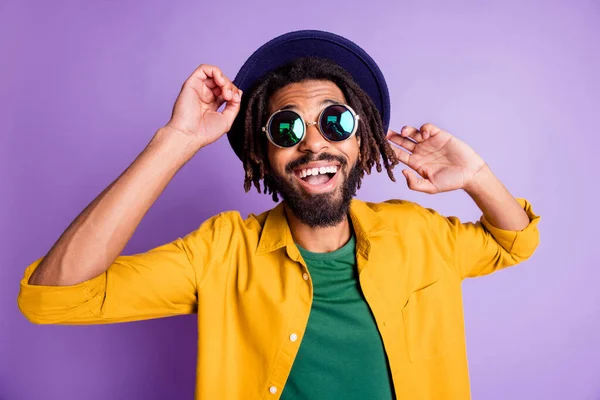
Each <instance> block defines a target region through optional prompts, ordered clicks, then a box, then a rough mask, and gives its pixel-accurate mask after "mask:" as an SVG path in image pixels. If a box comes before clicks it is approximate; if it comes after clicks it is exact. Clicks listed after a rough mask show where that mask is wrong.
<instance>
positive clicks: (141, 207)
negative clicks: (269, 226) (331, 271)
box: [29, 65, 529, 286]
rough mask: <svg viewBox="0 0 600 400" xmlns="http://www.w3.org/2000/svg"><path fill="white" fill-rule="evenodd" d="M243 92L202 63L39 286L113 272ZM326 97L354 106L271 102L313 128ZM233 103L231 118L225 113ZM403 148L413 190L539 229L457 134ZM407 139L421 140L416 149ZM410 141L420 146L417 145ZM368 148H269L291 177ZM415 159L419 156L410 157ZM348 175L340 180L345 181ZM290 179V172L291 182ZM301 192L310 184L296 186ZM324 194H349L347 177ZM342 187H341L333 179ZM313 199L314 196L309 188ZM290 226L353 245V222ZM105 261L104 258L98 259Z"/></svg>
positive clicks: (295, 97)
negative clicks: (469, 203) (315, 158)
mask: <svg viewBox="0 0 600 400" xmlns="http://www.w3.org/2000/svg"><path fill="white" fill-rule="evenodd" d="M241 96H242V92H241V91H240V90H239V89H238V88H236V87H235V85H233V83H232V82H231V81H230V80H229V79H228V78H227V77H226V76H225V75H224V74H223V72H222V71H221V70H220V69H219V68H218V67H216V66H212V65H200V66H199V67H198V68H197V69H196V70H195V71H194V72H193V73H192V75H190V77H189V78H188V79H187V80H186V81H185V83H184V84H183V87H182V89H181V92H180V94H179V97H178V98H177V101H176V102H175V106H174V107H173V114H172V117H171V120H170V121H169V122H168V123H167V125H166V126H164V127H163V128H161V129H159V130H158V131H157V132H156V134H155V135H154V136H153V137H152V139H151V141H150V143H149V144H148V145H147V146H146V148H145V149H144V150H143V151H142V152H141V153H140V154H139V155H138V157H137V158H136V159H135V160H134V161H133V162H132V163H131V165H130V166H129V167H128V168H127V169H126V170H125V171H124V172H123V173H122V174H121V175H120V176H119V177H118V178H117V179H116V180H115V181H114V182H113V183H111V184H110V185H109V186H108V187H107V188H106V189H105V190H104V191H102V193H100V194H99V195H98V197H96V199H94V201H92V203H90V204H89V205H88V206H87V207H86V208H85V209H84V210H83V211H82V212H81V213H80V214H79V216H78V217H77V218H76V219H75V220H74V221H73V222H72V223H71V224H70V225H69V227H68V228H67V230H66V231H65V232H64V233H63V234H62V235H61V237H60V238H59V239H58V241H57V242H56V243H55V244H54V246H53V247H52V249H51V250H50V251H49V252H48V254H47V255H46V256H45V257H44V259H43V261H42V262H41V263H40V264H39V266H38V267H37V268H36V270H35V272H34V273H33V275H32V276H31V278H30V279H29V283H30V284H32V285H47V286H63V285H74V284H77V283H81V282H84V281H87V280H89V279H92V278H94V277H96V276H98V275H100V274H102V273H104V272H106V270H107V269H108V268H109V267H110V265H111V264H112V263H113V262H114V260H115V259H116V258H117V256H119V255H120V254H121V252H122V251H123V248H124V247H125V245H126V244H127V242H128V241H129V239H130V238H131V236H132V235H133V232H134V231H135V229H136V228H137V226H138V225H139V223H140V222H141V220H142V218H143V216H144V215H145V214H146V213H147V212H148V210H149V209H150V207H151V206H152V204H153V203H154V202H155V201H156V199H157V198H158V196H159V195H160V194H161V193H162V192H163V191H164V189H165V188H166V186H167V185H168V183H169V182H170V181H171V179H172V178H173V177H174V176H175V174H176V173H177V171H179V169H180V168H181V167H183V165H185V163H187V162H188V161H189V160H190V159H191V158H192V157H193V156H194V155H195V154H196V153H197V152H198V151H199V150H200V149H202V148H204V147H205V146H208V145H209V144H211V143H212V142H214V141H216V140H217V139H219V138H220V137H221V136H223V135H224V134H225V133H226V132H227V131H229V129H230V128H231V125H232V123H233V121H234V119H235V117H236V115H237V114H238V112H239V110H240V99H241ZM325 99H329V100H334V101H339V102H344V97H343V96H342V93H341V91H340V90H339V88H338V87H337V86H335V85H334V84H333V83H331V82H322V81H306V82H303V83H300V84H293V85H288V86H286V87H284V88H282V89H281V90H279V91H278V92H277V93H275V94H274V96H272V98H271V104H272V109H273V111H274V110H275V109H277V108H279V107H282V106H284V105H285V104H286V103H288V104H294V105H295V106H296V108H297V110H298V111H299V112H300V113H301V114H302V115H303V117H304V118H305V120H306V121H308V122H312V121H314V120H315V119H316V116H317V115H318V113H319V112H320V111H321V109H322V108H323V101H324V100H325ZM224 103H227V104H226V106H225V108H224V109H223V110H222V111H218V109H219V107H220V106H221V105H223V104H224ZM388 138H389V140H390V141H391V142H393V143H395V144H396V145H398V146H399V147H398V148H396V154H397V156H398V158H399V159H400V161H402V162H403V163H405V164H406V165H407V166H409V167H410V168H412V169H414V170H416V171H417V172H418V173H419V174H420V175H421V178H419V177H417V175H416V174H415V173H414V172H411V170H409V169H407V170H405V171H403V173H404V174H405V177H406V178H407V182H408V186H409V188H411V189H413V190H417V191H422V192H426V193H439V192H443V191H448V190H457V189H463V190H465V191H466V192H467V193H468V194H469V195H470V196H471V197H472V198H473V199H474V201H475V202H476V203H477V205H478V206H479V208H480V209H481V210H482V212H483V213H484V215H485V216H486V218H487V219H488V220H489V221H490V223H492V224H493V225H495V226H496V227H498V228H501V229H506V230H513V231H516V230H520V229H523V228H524V227H525V226H527V224H528V223H529V218H528V217H527V214H526V213H525V212H524V211H523V209H522V208H521V206H520V205H519V203H518V202H517V201H516V200H515V199H514V198H513V197H512V196H511V195H510V193H509V192H508V191H507V190H506V188H505V187H504V186H503V185H502V183H501V182H500V181H499V180H498V179H497V178H496V177H495V176H494V175H493V174H492V172H491V171H490V170H489V168H488V167H487V165H486V164H485V163H484V162H483V160H481V158H480V157H479V156H478V155H477V154H476V153H475V152H474V151H473V150H472V149H471V148H470V147H469V146H467V145H466V144H465V143H463V142H461V141H460V140H458V139H457V138H455V137H453V136H452V135H450V134H449V133H448V132H445V131H442V130H441V129H439V128H437V127H435V126H433V125H431V124H425V125H423V126H422V127H421V128H420V129H416V128H413V127H405V128H403V129H402V131H401V132H400V133H396V132H393V131H390V132H389V136H388ZM407 138H411V139H413V140H414V141H415V142H416V143H415V142H413V141H408V139H407ZM409 142H410V143H409ZM358 144H359V143H358V140H354V139H351V140H347V141H345V142H339V143H330V142H327V141H326V140H325V139H323V137H322V136H321V135H320V134H319V132H318V131H317V129H316V128H314V127H313V126H310V127H309V128H308V130H307V134H306V138H305V140H304V141H303V142H302V143H300V144H299V145H298V146H296V147H294V148H288V149H280V148H276V147H274V146H273V147H269V150H268V157H269V160H270V163H271V167H272V168H273V170H274V171H277V172H278V173H280V174H284V175H282V176H285V174H287V173H286V172H285V166H286V165H287V164H288V163H289V162H290V161H292V160H294V159H297V158H298V157H299V156H301V155H302V154H303V153H305V152H312V153H313V154H318V152H323V151H327V152H330V153H332V154H334V155H339V156H341V157H344V158H345V159H346V161H347V165H349V166H350V165H354V163H355V162H356V160H357V159H358V154H359V152H358V149H359V147H358ZM403 149H405V150H406V151H409V152H410V153H412V154H409V153H407V152H406V151H405V150H403ZM338 174H339V173H338ZM288 175H289V174H288ZM289 178H290V182H296V183H292V184H298V185H302V184H301V183H300V182H298V181H294V180H293V178H294V177H293V176H290V177H289ZM338 178H342V179H338V180H337V181H334V182H333V183H335V185H333V184H330V186H329V187H327V186H324V187H323V188H322V190H331V191H333V192H334V195H339V190H340V187H341V185H343V183H344V182H343V177H342V176H341V175H340V176H338ZM332 180H333V179H332ZM304 189H306V190H305V192H306V195H310V192H311V189H310V188H307V187H304ZM288 220H289V224H290V228H291V230H292V235H293V236H294V239H295V240H296V241H297V243H298V244H300V245H301V246H302V247H304V248H306V249H307V250H310V251H314V252H325V251H332V250H336V249H338V248H340V247H341V246H343V245H344V244H345V243H346V242H347V241H348V239H349V238H350V226H349V223H348V219H347V217H346V218H345V219H344V220H343V221H342V222H340V223H339V224H337V225H336V226H333V227H331V228H310V227H308V226H306V225H304V224H302V223H301V222H299V221H297V220H296V219H295V217H294V215H292V214H291V213H288ZM91 255H95V256H91Z"/></svg>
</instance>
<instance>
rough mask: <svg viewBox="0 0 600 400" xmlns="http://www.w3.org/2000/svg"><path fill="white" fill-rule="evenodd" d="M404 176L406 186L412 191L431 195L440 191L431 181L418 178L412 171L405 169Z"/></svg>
mask: <svg viewBox="0 0 600 400" xmlns="http://www.w3.org/2000/svg"><path fill="white" fill-rule="evenodd" d="M402 175H404V177H405V178H406V184H407V185H408V187H409V188H410V189H411V190H415V191H417V192H423V193H429V194H434V193H437V191H438V190H437V188H436V187H435V186H434V185H433V183H431V181H430V180H429V179H425V178H421V177H419V176H417V174H415V173H414V172H413V171H411V170H410V169H403V170H402Z"/></svg>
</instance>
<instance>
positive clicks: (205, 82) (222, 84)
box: [186, 64, 239, 102]
mask: <svg viewBox="0 0 600 400" xmlns="http://www.w3.org/2000/svg"><path fill="white" fill-rule="evenodd" d="M186 83H188V84H190V85H192V86H193V87H194V88H195V89H196V90H198V91H200V86H206V87H208V88H209V89H211V90H212V91H213V94H214V95H215V98H220V99H219V100H220V101H221V102H222V101H229V100H232V99H233V95H234V94H235V92H237V91H238V90H239V89H238V88H237V87H236V86H235V85H234V84H233V82H231V80H230V79H229V78H227V77H226V76H225V74H223V71H221V69H220V68H219V67H217V66H215V65H209V64H202V65H200V66H199V67H198V68H196V70H195V71H194V72H193V73H192V75H190V77H189V78H188V80H187V81H186Z"/></svg>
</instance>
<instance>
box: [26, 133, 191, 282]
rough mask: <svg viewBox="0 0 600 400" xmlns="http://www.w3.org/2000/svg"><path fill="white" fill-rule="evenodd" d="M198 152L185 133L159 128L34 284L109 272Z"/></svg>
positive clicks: (64, 236) (79, 219)
mask: <svg viewBox="0 0 600 400" xmlns="http://www.w3.org/2000/svg"><path fill="white" fill-rule="evenodd" d="M193 154H194V151H193V149H190V148H189V146H188V144H187V142H186V141H185V137H182V136H181V135H179V134H176V133H172V132H170V131H166V130H165V129H162V130H159V131H158V132H157V134H156V135H155V136H154V138H153V139H152V141H151V142H150V143H149V144H148V146H147V147H146V148H145V149H144V151H142V153H140V155H139V156H138V157H137V158H136V160H135V161H134V162H133V163H132V164H131V165H130V166H129V167H128V168H127V169H126V170H125V171H124V172H123V173H122V174H121V176H119V177H118V178H117V179H116V180H115V181H114V182H113V183H112V184H111V185H110V186H109V187H107V188H106V189H105V190H104V191H103V192H102V193H101V194H100V195H99V196H98V197H97V198H96V199H95V200H94V201H92V203H90V204H89V205H88V206H87V207H86V208H85V209H84V210H83V211H82V212H81V214H80V215H79V216H78V217H77V218H76V219H75V220H74V221H73V222H72V223H71V225H70V226H69V227H68V228H67V230H66V231H65V232H64V233H63V234H62V236H61V237H60V238H59V239H58V241H57V242H56V243H55V244H54V246H53V247H52V249H51V250H50V251H49V252H48V254H47V255H46V256H45V257H44V259H43V261H42V262H41V263H40V265H39V266H38V267H37V269H36V270H35V272H34V273H33V275H32V276H31V278H30V279H29V283H30V284H32V285H46V286H66V285H74V284H77V283H80V282H84V281H86V280H89V279H91V278H94V277H96V276H98V275H100V274H102V273H103V272H105V271H106V270H107V269H108V268H109V266H110V265H111V264H112V263H113V261H114V260H115V259H116V258H117V257H118V256H119V255H120V253H121V252H122V250H123V248H124V247H125V245H126V244H127V242H128V241H129V239H130V238H131V236H132V235H133V232H134V231H135V229H136V228H137V226H138V225H139V223H140V222H141V220H142V218H143V217H144V215H145V214H146V212H147V211H148V210H149V209H150V207H151V206H152V204H153V203H154V201H156V199H157V198H158V196H159V195H160V194H161V193H162V192H163V190H164V189H165V188H166V186H167V184H168V183H169V182H170V180H171V179H172V178H173V176H174V175H175V174H176V173H177V171H178V170H179V169H180V168H181V167H182V166H183V165H184V164H185V163H186V162H187V161H188V160H189V159H190V158H191V156H193Z"/></svg>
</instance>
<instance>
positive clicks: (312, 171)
mask: <svg viewBox="0 0 600 400" xmlns="http://www.w3.org/2000/svg"><path fill="white" fill-rule="evenodd" d="M336 172H337V165H328V166H326V167H319V168H307V169H303V170H301V171H300V178H306V177H307V176H310V175H319V174H335V173H336Z"/></svg>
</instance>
